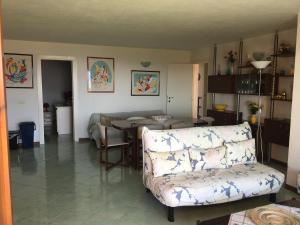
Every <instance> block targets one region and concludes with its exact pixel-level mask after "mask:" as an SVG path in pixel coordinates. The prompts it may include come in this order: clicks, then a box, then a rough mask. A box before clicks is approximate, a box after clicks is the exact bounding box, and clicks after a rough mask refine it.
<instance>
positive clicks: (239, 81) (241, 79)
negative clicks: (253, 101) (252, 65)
mask: <svg viewBox="0 0 300 225" xmlns="http://www.w3.org/2000/svg"><path fill="white" fill-rule="evenodd" d="M235 84H236V86H235V91H236V93H237V94H241V95H258V93H259V75H258V74H241V75H236V82H235ZM260 87H261V92H260V93H261V95H271V94H272V75H271V74H262V75H261V86H260Z"/></svg>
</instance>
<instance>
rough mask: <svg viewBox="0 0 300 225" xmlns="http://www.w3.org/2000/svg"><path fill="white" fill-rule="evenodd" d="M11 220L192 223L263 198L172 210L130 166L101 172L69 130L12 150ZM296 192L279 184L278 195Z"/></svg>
mask: <svg viewBox="0 0 300 225" xmlns="http://www.w3.org/2000/svg"><path fill="white" fill-rule="evenodd" d="M10 157H11V174H12V192H13V210H14V222H15V223H14V224H15V225H46V224H47V225H71V224H72V225H134V224H137V225H144V224H149V225H154V224H159V225H163V224H174V225H175V224H176V225H177V224H182V225H188V224H194V225H195V224H196V220H198V219H201V220H206V219H209V218H214V217H217V216H221V215H225V214H228V213H231V212H237V211H241V210H244V209H247V208H251V207H254V206H258V205H263V204H267V203H268V199H267V197H264V196H263V197H257V198H253V199H247V200H242V201H237V202H232V203H227V204H222V205H213V206H205V207H184V208H178V209H176V210H175V222H174V223H170V222H168V221H167V218H166V208H165V207H164V206H162V205H161V204H160V203H159V202H158V201H157V200H156V199H155V198H154V197H153V196H152V195H151V194H148V193H146V192H145V189H144V187H143V184H142V173H141V171H136V170H134V169H132V168H118V167H116V168H113V169H112V170H110V171H108V172H105V170H104V169H103V167H102V166H101V165H99V163H98V161H97V159H98V157H99V152H98V151H97V149H96V148H95V145H94V143H89V142H87V143H73V142H72V141H71V139H70V137H69V136H62V137H60V138H58V139H57V138H55V137H50V138H48V142H47V144H46V145H44V146H41V147H40V148H35V149H29V150H24V151H20V150H19V151H11V156H10ZM292 197H297V195H296V194H294V193H292V192H290V191H288V190H284V189H283V190H282V191H281V192H280V193H279V195H278V200H279V201H281V200H285V199H290V198H292Z"/></svg>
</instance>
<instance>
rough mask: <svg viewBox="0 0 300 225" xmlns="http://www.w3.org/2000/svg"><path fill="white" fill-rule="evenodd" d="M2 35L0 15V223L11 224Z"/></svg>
mask: <svg viewBox="0 0 300 225" xmlns="http://www.w3.org/2000/svg"><path fill="white" fill-rule="evenodd" d="M0 7H1V0H0ZM2 37H3V35H2V17H1V15H0V55H1V60H0V224H5V225H12V224H13V215H12V202H11V197H12V196H11V185H10V161H9V150H8V128H7V105H6V89H5V80H4V70H3V55H4V52H3V38H2Z"/></svg>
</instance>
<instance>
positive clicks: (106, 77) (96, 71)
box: [87, 57, 115, 92]
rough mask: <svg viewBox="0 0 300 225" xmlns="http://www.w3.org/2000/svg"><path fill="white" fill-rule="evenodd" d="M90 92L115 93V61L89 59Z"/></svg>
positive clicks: (111, 59) (110, 59)
mask: <svg viewBox="0 0 300 225" xmlns="http://www.w3.org/2000/svg"><path fill="white" fill-rule="evenodd" d="M87 70H88V92H114V91H115V59H114V58H103V57H87Z"/></svg>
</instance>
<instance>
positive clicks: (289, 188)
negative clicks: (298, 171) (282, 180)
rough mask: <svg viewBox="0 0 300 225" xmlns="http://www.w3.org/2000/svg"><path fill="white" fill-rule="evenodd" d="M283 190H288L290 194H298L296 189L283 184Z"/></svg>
mask: <svg viewBox="0 0 300 225" xmlns="http://www.w3.org/2000/svg"><path fill="white" fill-rule="evenodd" d="M284 188H286V189H288V190H289V191H292V192H295V193H297V194H298V192H297V188H295V187H293V186H291V185H288V184H285V185H284Z"/></svg>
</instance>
